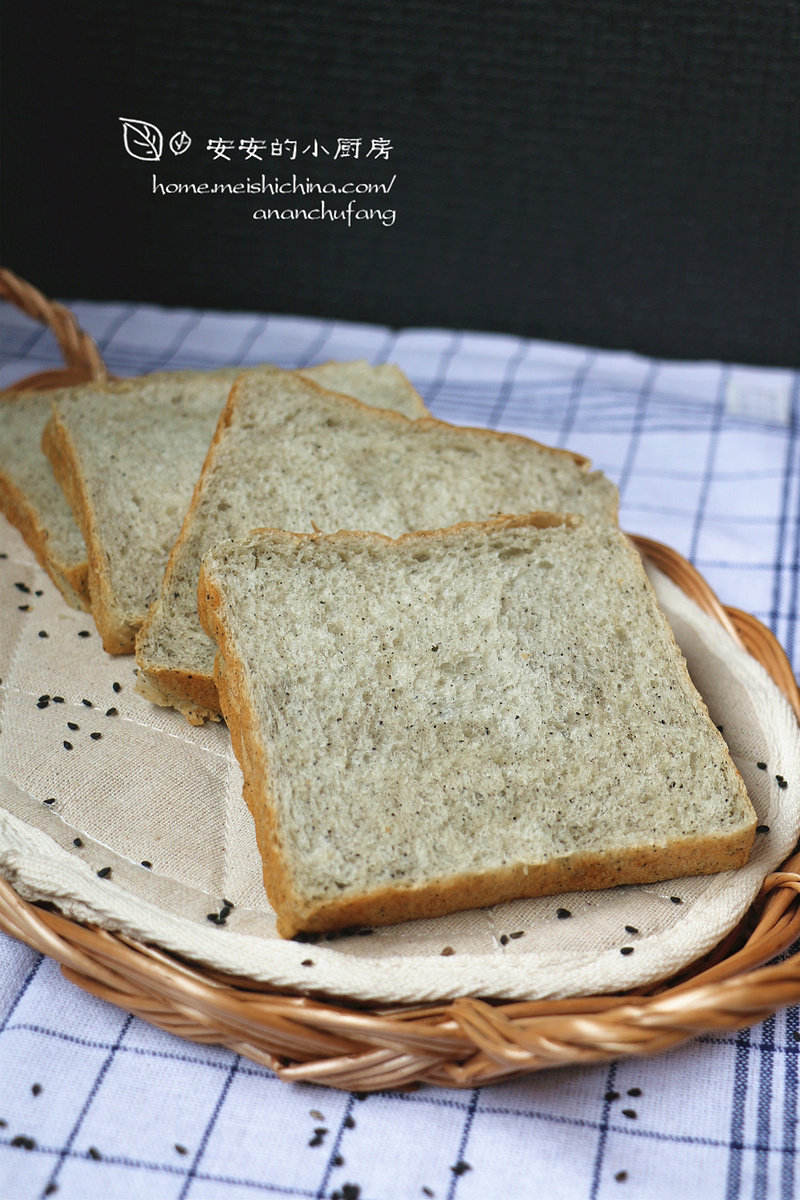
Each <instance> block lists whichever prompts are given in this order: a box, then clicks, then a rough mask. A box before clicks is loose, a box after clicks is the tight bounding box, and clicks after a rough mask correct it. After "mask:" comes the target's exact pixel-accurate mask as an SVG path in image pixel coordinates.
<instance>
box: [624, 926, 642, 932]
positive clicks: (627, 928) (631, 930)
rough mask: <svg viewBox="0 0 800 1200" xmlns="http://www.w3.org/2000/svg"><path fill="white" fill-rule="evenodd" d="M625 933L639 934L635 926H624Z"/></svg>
mask: <svg viewBox="0 0 800 1200" xmlns="http://www.w3.org/2000/svg"><path fill="white" fill-rule="evenodd" d="M625 932H626V933H638V932H639V930H638V929H637V928H636V926H635V925H626V926H625Z"/></svg>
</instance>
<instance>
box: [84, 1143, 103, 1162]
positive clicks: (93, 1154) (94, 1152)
mask: <svg viewBox="0 0 800 1200" xmlns="http://www.w3.org/2000/svg"><path fill="white" fill-rule="evenodd" d="M86 1153H87V1154H88V1155H89V1158H93V1159H94V1161H95V1162H99V1161H100V1160H101V1158H102V1157H103V1156H102V1154H101V1153H100V1151H99V1150H98V1149H97V1147H96V1146H90V1147H89V1149H88V1150H87V1151H86Z"/></svg>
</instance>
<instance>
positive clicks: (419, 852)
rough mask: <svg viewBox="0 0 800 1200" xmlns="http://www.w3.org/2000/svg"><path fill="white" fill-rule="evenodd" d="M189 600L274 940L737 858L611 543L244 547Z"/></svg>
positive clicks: (239, 543)
mask: <svg viewBox="0 0 800 1200" xmlns="http://www.w3.org/2000/svg"><path fill="white" fill-rule="evenodd" d="M198 595H199V607H200V615H201V619H202V622H203V625H204V627H205V629H206V630H207V632H208V633H209V634H210V635H211V636H213V638H214V639H215V641H216V644H217V646H218V647H219V652H218V655H217V660H216V681H217V686H218V688H219V695H220V700H221V704H222V709H223V713H224V715H225V718H226V720H227V722H228V725H229V728H230V731H231V735H232V738H233V745H234V749H235V752H236V754H237V757H238V758H239V762H240V764H241V766H242V771H243V774H244V795H245V798H246V800H247V803H248V805H249V807H250V810H251V812H252V814H253V818H254V821H255V828H256V835H257V838H258V843H259V848H260V851H261V855H262V858H263V863H264V882H265V886H266V890H267V895H268V896H269V899H270V902H271V903H272V905H273V907H274V909H275V911H276V913H277V916H278V930H279V932H280V933H281V934H282V935H283V936H285V937H291V936H293V935H294V934H296V933H298V932H304V931H323V930H329V929H336V928H342V927H347V926H352V925H358V924H364V925H378V924H389V923H392V922H395V921H401V920H406V919H408V918H412V917H431V916H437V915H440V914H443V913H447V912H451V911H455V910H458V909H462V908H477V907H481V906H483V905H489V904H495V903H499V902H501V901H505V900H511V899H515V898H519V897H528V896H540V895H548V894H551V893H557V892H564V891H573V890H580V889H596V888H606V887H609V886H612V885H616V884H630V883H645V882H652V881H655V880H662V879H670V878H673V877H676V876H682V875H692V874H709V873H712V872H716V871H725V870H729V869H731V868H734V867H738V866H741V865H742V864H743V863H744V862H745V861H746V859H747V857H748V854H749V852H750V848H751V845H752V842H753V836H754V832H755V824H756V817H755V813H754V811H753V808H752V806H751V804H750V801H749V799H748V797H747V793H746V791H745V788H744V784H743V782H742V780H741V777H740V776H739V773H738V771H737V770H736V767H735V766H734V764H733V762H732V761H731V758H730V755H729V754H728V750H727V747H726V745H725V742H724V741H723V739H722V737H721V736H720V734H719V731H718V730H717V729H716V727H715V726H714V724H713V723H712V722H711V720H710V718H709V715H708V712H707V710H706V707H705V705H704V703H703V701H702V699H701V697H700V696H699V694H698V693H697V691H696V690H695V688H694V686H693V684H692V683H691V680H690V678H689V675H688V672H687V669H686V665H685V662H684V660H683V657H682V655H681V654H680V651H679V650H678V649H677V647H676V645H675V643H674V641H673V638H672V634H671V632H670V629H669V626H668V625H667V622H666V620H665V618H664V617H663V615H662V613H661V611H660V609H659V607H658V604H657V602H656V599H655V596H654V594H653V591H652V588H651V587H650V584H649V582H648V580H647V578H646V576H645V574H644V571H643V569H642V565H641V561H640V559H639V556H638V555H637V554H636V552H635V550H634V549H633V548H632V546H631V545H630V544H629V543H628V542H627V540H626V538H625V537H624V535H623V534H621V533H620V532H619V530H618V529H616V528H615V527H613V526H612V525H611V524H608V523H606V524H605V525H601V526H594V527H592V526H591V525H590V524H588V522H586V521H584V520H581V519H580V518H575V517H566V518H563V517H561V518H560V517H555V516H549V515H546V514H532V515H529V516H525V517H508V518H498V519H496V520H494V521H487V522H483V523H476V524H463V525H457V526H455V527H453V528H450V529H443V530H439V531H436V532H429V533H417V534H408V535H405V536H403V537H400V538H399V539H397V540H395V541H392V540H391V539H389V538H385V537H381V536H380V535H377V534H369V533H337V534H333V535H330V536H322V535H316V534H311V535H302V536H301V535H294V534H289V533H284V532H281V531H277V530H259V531H255V532H254V533H251V534H250V535H249V536H247V537H245V538H243V539H240V540H233V541H226V542H222V543H220V544H219V545H217V546H216V547H214V548H213V549H211V550H210V551H209V552H208V553H207V554H206V556H205V558H204V561H203V567H202V571H201V575H200V586H199V593H198Z"/></svg>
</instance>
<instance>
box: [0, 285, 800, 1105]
mask: <svg viewBox="0 0 800 1200" xmlns="http://www.w3.org/2000/svg"><path fill="white" fill-rule="evenodd" d="M0 295H2V296H4V297H5V298H6V299H9V300H11V301H12V302H13V303H15V304H16V305H17V306H18V307H20V308H22V309H23V311H25V312H27V313H28V314H30V315H31V316H33V317H36V318H37V319H39V320H41V321H43V322H45V323H46V324H47V325H49V326H50V327H51V329H53V332H54V333H55V334H56V337H57V338H58V340H59V343H60V345H61V346H62V349H63V351H64V356H65V359H66V362H67V367H66V369H65V370H61V371H52V372H45V373H44V374H41V375H38V376H35V377H33V379H32V380H30V379H29V380H26V381H24V383H25V385H26V386H34V387H36V388H47V387H55V386H63V385H64V384H65V383H75V382H80V381H83V380H86V379H97V380H101V379H105V378H107V377H108V376H107V372H106V369H105V366H104V364H103V362H102V359H101V357H100V354H99V352H98V350H97V347H96V346H95V344H94V342H92V340H91V339H90V338H89V337H88V336H87V335H86V334H85V333H83V331H82V330H80V328H79V327H78V325H77V322H76V321H75V319H74V317H73V316H72V314H70V313H69V312H68V310H67V309H65V308H63V307H62V306H60V305H56V304H52V303H50V302H49V301H47V300H46V299H45V298H44V297H43V296H42V295H41V294H40V293H39V292H37V291H36V290H35V289H33V288H31V287H30V286H29V285H28V284H25V283H23V282H22V281H21V280H19V279H17V278H16V277H15V276H14V275H12V274H11V273H10V272H8V271H0ZM19 387H20V384H17V385H15V388H16V389H18V388H19ZM632 540H633V541H634V542H635V543H636V545H637V547H638V548H639V550H640V552H641V553H642V554H643V555H644V556H645V557H646V558H647V559H649V560H650V561H652V562H653V563H654V564H655V565H656V566H658V567H659V568H660V569H661V570H663V571H664V572H665V573H666V574H668V575H669V576H670V577H671V578H672V579H673V581H674V582H675V583H677V584H678V586H679V587H681V588H682V590H683V591H684V592H685V593H686V594H687V595H688V596H690V597H691V598H692V599H693V600H695V601H696V602H697V603H698V604H700V606H701V607H702V608H703V609H705V611H707V612H708V613H710V614H711V615H712V616H713V617H714V618H715V619H716V620H717V621H718V622H719V623H720V624H721V625H722V626H723V627H724V628H725V629H726V630H727V632H728V633H729V635H730V636H731V637H732V638H733V639H734V640H736V641H737V642H738V643H739V644H740V645H743V646H744V647H745V649H746V650H748V651H749V653H750V654H752V655H753V656H754V657H755V658H756V659H757V660H758V661H760V662H761V664H762V665H763V666H764V667H765V668H766V670H767V671H768V672H769V674H770V675H771V676H772V678H773V679H774V680H775V682H776V683H777V685H778V687H779V688H780V689H781V691H782V692H783V693H784V695H785V696H786V697H787V699H788V701H789V703H790V704H791V705H792V707H793V709H794V712H795V713H796V715H797V717H798V721H800V691H798V687H797V683H796V681H795V679H794V676H793V674H792V670H791V667H790V665H789V662H788V660H787V658H786V656H785V654H784V653H783V651H782V649H781V647H780V646H779V644H778V643H777V641H776V640H775V638H774V637H773V635H772V634H771V633H770V632H769V631H768V630H767V629H766V628H765V627H764V626H763V625H761V624H760V623H759V622H758V621H757V620H756V619H755V618H754V617H752V616H749V615H748V614H747V613H743V612H740V611H739V610H737V609H731V608H727V609H726V608H723V607H722V605H720V603H719V601H718V600H717V599H716V597H715V596H714V594H713V593H712V592H711V590H710V588H709V587H708V585H707V584H706V583H705V581H704V580H703V579H702V577H701V576H700V575H698V573H697V572H696V571H695V570H694V568H693V567H692V566H691V565H690V564H689V563H688V562H687V561H686V560H685V559H683V558H682V557H681V556H680V555H679V554H677V553H676V552H675V551H673V550H670V549H668V548H667V547H665V546H662V545H660V544H659V543H657V542H652V541H649V540H648V539H645V538H637V537H634V538H633V539H632ZM0 928H2V929H3V930H4V931H5V932H7V933H9V934H11V935H12V936H14V937H17V938H19V939H20V940H21V941H24V942H26V943H27V944H28V945H30V946H32V947H33V948H34V949H36V950H39V951H41V952H42V953H44V954H48V955H50V956H51V957H52V958H55V959H57V960H58V961H59V962H60V963H61V966H62V970H63V972H64V974H65V976H66V977H67V978H68V979H70V980H72V981H73V982H74V983H76V984H78V985H79V986H80V987H82V988H84V989H85V990H86V991H88V992H91V993H92V994H93V995H95V996H99V997H101V998H102V999H104V1000H109V1001H111V1003H113V1004H117V1005H119V1006H121V1007H123V1008H124V1009H126V1010H128V1011H129V1012H132V1013H134V1014H136V1016H138V1017H141V1018H142V1019H143V1020H145V1021H149V1022H150V1023H152V1024H154V1025H157V1026H159V1027H160V1028H162V1029H165V1030H167V1031H168V1032H170V1033H175V1034H178V1035H179V1036H180V1037H184V1038H188V1039H189V1040H191V1041H196V1042H213V1043H218V1044H221V1045H224V1046H226V1047H228V1048H229V1049H231V1050H234V1051H236V1052H237V1053H239V1054H242V1055H244V1056H245V1057H247V1058H250V1059H253V1060H254V1061H256V1062H259V1063H263V1064H265V1065H266V1066H268V1067H270V1068H271V1069H272V1070H274V1071H275V1072H276V1074H277V1075H279V1076H280V1078H282V1079H286V1080H294V1081H298V1080H305V1081H307V1082H314V1083H319V1084H326V1085H328V1086H331V1087H337V1088H345V1089H351V1090H355V1091H362V1092H367V1091H376V1090H385V1089H389V1088H399V1087H408V1086H410V1085H412V1084H415V1083H423V1082H424V1083H428V1084H434V1085H437V1086H442V1087H475V1086H476V1085H482V1084H488V1083H495V1082H498V1081H501V1080H504V1079H509V1078H512V1077H514V1076H519V1075H525V1074H528V1073H530V1072H532V1071H536V1070H539V1069H541V1068H544V1067H554V1066H566V1065H569V1064H571V1063H587V1062H598V1061H602V1060H608V1059H613V1058H619V1057H625V1056H629V1055H648V1054H654V1053H657V1052H659V1051H661V1050H667V1049H669V1048H671V1047H673V1046H676V1045H678V1044H679V1043H681V1042H684V1041H686V1040H688V1039H690V1038H692V1037H695V1036H697V1035H698V1034H701V1033H708V1032H711V1031H720V1030H722V1031H727V1030H732V1029H737V1028H740V1027H742V1026H744V1025H748V1024H752V1023H753V1022H756V1021H760V1020H762V1019H764V1018H765V1017H767V1016H769V1015H770V1014H771V1013H773V1012H775V1010H776V1009H778V1008H780V1007H782V1006H783V1005H786V1004H792V1003H794V1002H797V1001H800V953H798V954H795V955H793V956H790V957H787V958H786V959H784V960H783V961H780V962H778V963H776V964H773V965H771V966H766V967H765V966H763V965H762V964H764V963H765V962H769V961H770V960H772V959H774V958H776V956H779V955H780V954H781V953H782V952H783V951H785V950H786V949H787V948H788V947H790V946H791V945H792V943H793V942H794V941H795V940H796V939H797V938H798V936H800V854H798V853H795V854H793V855H792V856H790V857H789V858H788V859H787V861H786V862H785V863H784V864H783V865H782V867H781V869H780V870H778V871H776V872H773V873H772V874H771V875H769V876H768V878H767V879H766V880H765V881H764V884H763V886H762V888H761V891H760V893H759V895H758V897H757V899H756V901H755V902H754V904H753V905H752V907H751V909H750V911H749V913H748V914H747V916H746V917H745V919H744V920H743V921H742V922H741V923H740V925H739V926H738V927H737V928H736V929H735V930H733V931H732V932H731V933H730V934H729V935H728V936H727V937H726V938H725V939H724V941H723V942H722V943H720V945H718V946H717V947H716V948H715V950H714V951H713V952H712V953H711V954H709V955H706V956H705V958H704V959H703V960H702V961H700V962H698V963H695V964H693V965H692V966H691V967H690V968H688V969H687V970H685V971H683V972H681V974H680V975H679V976H678V977H676V978H673V979H670V980H666V981H664V982H662V983H659V984H657V985H654V986H652V987H649V988H646V989H642V990H638V991H636V992H630V993H626V994H624V995H605V996H592V997H587V998H580V999H567V1000H559V1001H546V1000H545V1001H530V1002H528V1001H517V1002H512V1003H507V1002H504V1003H489V1002H486V1001H482V1000H478V999H471V998H463V999H458V1000H454V1001H451V1002H447V1003H442V1004H434V1005H425V1006H420V1007H410V1008H409V1007H406V1008H374V1007H372V1008H368V1007H364V1006H357V1005H355V1004H350V1005H348V1004H343V1003H338V1002H337V1003H334V1002H332V1001H328V1000H326V999H325V998H324V997H319V996H314V997H312V996H308V995H287V994H284V993H281V992H279V991H277V990H276V989H273V988H271V987H269V986H268V985H265V984H257V983H254V982H253V981H252V980H248V979H242V978H237V977H233V976H223V975H220V974H217V973H215V972H212V971H210V970H208V969H206V968H200V967H197V966H194V965H192V964H191V963H187V962H183V961H181V960H180V959H178V958H177V957H176V956H173V955H170V954H167V953H165V952H163V951H161V950H158V949H156V948H154V947H151V946H147V945H143V944H141V943H138V942H134V941H132V940H130V939H128V938H126V937H123V936H122V935H119V934H112V933H107V932H105V931H103V930H101V929H97V928H94V927H87V926H83V925H80V924H77V923H76V922H73V921H69V920H66V919H65V918H64V917H62V916H60V915H59V914H57V913H55V912H52V911H49V910H46V909H45V908H43V907H40V906H38V905H35V904H30V903H28V902H26V901H24V900H23V899H21V898H20V897H19V896H18V895H17V894H16V893H15V891H14V890H13V888H12V887H11V886H10V885H9V884H7V883H6V882H5V881H3V880H0Z"/></svg>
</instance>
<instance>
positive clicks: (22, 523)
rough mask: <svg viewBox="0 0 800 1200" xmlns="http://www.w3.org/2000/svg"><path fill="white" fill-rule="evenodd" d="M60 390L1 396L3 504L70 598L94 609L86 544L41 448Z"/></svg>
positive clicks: (75, 603) (75, 604)
mask: <svg viewBox="0 0 800 1200" xmlns="http://www.w3.org/2000/svg"><path fill="white" fill-rule="evenodd" d="M60 394H61V393H60V392H58V391H52V392H47V391H43V392H13V393H11V394H9V395H5V396H3V397H0V509H1V510H2V511H3V512H4V513H5V515H6V516H7V517H8V519H9V521H10V522H11V524H12V525H15V526H16V527H17V529H19V531H20V533H21V534H22V536H23V537H24V538H25V541H26V542H27V543H28V545H29V546H30V548H31V550H33V552H34V554H35V555H36V558H37V559H38V561H39V563H40V564H41V566H42V567H44V569H45V571H47V573H48V575H49V576H50V578H51V579H52V580H53V583H55V585H56V587H57V588H58V589H59V590H60V592H61V593H62V595H63V596H64V599H65V600H66V601H67V603H68V604H70V605H72V607H73V608H80V609H88V607H89V580H88V562H87V557H86V546H85V544H84V540H83V536H82V535H81V531H80V529H79V528H78V526H77V525H76V524H75V521H74V519H73V516H72V513H71V511H70V507H69V504H68V503H67V501H66V499H65V498H64V494H63V492H62V491H61V488H60V487H59V486H58V484H57V483H56V480H55V477H54V475H53V471H52V468H51V466H50V464H49V463H48V461H47V459H46V458H45V456H44V455H43V454H42V449H41V440H42V432H43V430H44V428H45V425H46V424H47V421H48V420H49V418H50V412H51V408H52V402H53V397H54V396H58V395H60Z"/></svg>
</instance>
